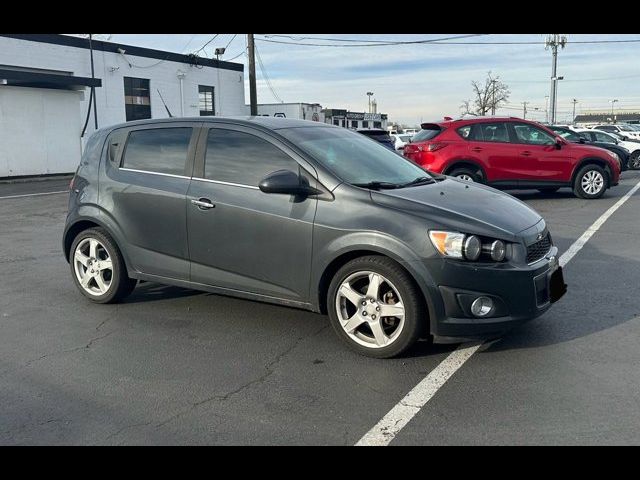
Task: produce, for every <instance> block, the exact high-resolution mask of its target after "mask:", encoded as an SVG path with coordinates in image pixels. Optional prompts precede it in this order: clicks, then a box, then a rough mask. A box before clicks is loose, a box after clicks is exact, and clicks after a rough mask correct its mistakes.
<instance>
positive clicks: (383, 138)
mask: <svg viewBox="0 0 640 480" xmlns="http://www.w3.org/2000/svg"><path fill="white" fill-rule="evenodd" d="M356 131H357V132H358V133H361V134H362V135H365V136H367V137H369V138H370V139H372V140H375V141H376V142H378V143H381V144H382V145H384V146H385V147H387V148H388V149H389V150H393V151H394V152H395V151H396V147H395V140H394V139H393V138H391V135H389V133H388V132H387V131H386V130H382V129H380V128H361V129H360V130H356Z"/></svg>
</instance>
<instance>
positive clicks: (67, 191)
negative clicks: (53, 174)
mask: <svg viewBox="0 0 640 480" xmlns="http://www.w3.org/2000/svg"><path fill="white" fill-rule="evenodd" d="M57 193H69V190H63V191H60V192H42V193H25V194H24V195H7V196H6V197H0V199H3V198H22V197H38V196H40V195H55V194H57Z"/></svg>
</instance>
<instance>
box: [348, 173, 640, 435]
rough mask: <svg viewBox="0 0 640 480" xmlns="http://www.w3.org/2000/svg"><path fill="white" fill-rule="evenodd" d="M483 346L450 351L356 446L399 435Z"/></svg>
mask: <svg viewBox="0 0 640 480" xmlns="http://www.w3.org/2000/svg"><path fill="white" fill-rule="evenodd" d="M638 189H640V182H638V183H637V184H636V185H634V187H633V188H632V189H631V190H629V191H628V192H627V193H626V194H625V195H624V196H623V197H622V198H621V199H620V200H618V201H617V202H616V203H615V205H613V206H612V207H611V208H609V209H608V210H607V211H606V212H604V213H603V214H602V215H601V216H600V217H599V218H598V219H597V220H596V221H595V222H593V223H592V224H591V226H590V227H589V228H587V230H586V231H585V232H584V233H583V234H582V235H581V236H580V238H578V239H577V240H576V241H575V242H573V244H572V245H571V246H570V247H569V249H568V250H567V251H566V252H564V253H563V254H562V255H561V256H560V258H559V263H560V265H562V266H564V265H566V264H567V263H569V260H571V259H572V258H573V257H574V256H575V254H576V253H578V252H579V251H580V249H581V248H582V247H584V245H585V244H586V243H587V241H588V240H589V239H590V238H591V237H592V236H593V234H594V233H596V232H597V231H598V230H599V229H600V227H601V226H602V224H603V223H604V222H606V221H607V219H608V218H609V217H610V216H611V215H613V213H614V212H615V211H616V210H618V209H619V208H620V207H621V206H622V205H623V204H624V203H625V202H626V201H627V200H629V198H630V197H631V196H632V195H633V194H634V193H636V191H637V190H638ZM482 345H483V344H482V343H466V344H462V345H460V346H459V347H458V348H457V349H456V350H454V351H453V352H451V353H450V354H449V356H447V358H445V359H444V360H443V361H442V362H441V363H440V364H439V365H438V366H437V367H436V368H434V369H433V370H432V371H431V372H430V373H429V374H428V375H427V376H426V377H425V378H423V379H422V380H421V381H420V383H418V385H416V386H415V387H413V389H412V390H411V391H410V392H409V393H407V394H406V395H405V397H404V398H403V399H402V400H400V401H399V402H398V403H397V404H396V405H395V406H394V407H393V408H392V409H391V410H389V413H387V414H386V415H385V416H384V417H382V420H380V421H379V422H378V423H377V424H376V425H375V426H374V427H373V428H372V429H371V430H369V431H368V432H367V433H365V435H364V436H363V437H362V438H361V439H360V440H358V443H356V446H386V445H389V443H391V441H392V440H393V439H394V438H395V437H396V435H398V433H400V430H402V429H403V428H404V427H405V425H407V423H409V421H410V420H411V419H412V418H413V417H414V416H415V415H416V414H417V413H418V412H419V411H420V409H421V408H422V407H424V406H425V405H426V404H427V402H428V401H429V400H431V398H433V396H434V395H435V394H436V393H437V392H438V390H439V389H440V387H442V386H443V385H444V384H445V383H446V381H447V380H449V379H450V378H451V377H452V376H453V374H454V373H456V371H458V369H459V368H460V367H462V365H464V363H465V362H466V361H467V360H469V358H471V356H472V355H473V354H474V353H476V351H478V349H479V348H480V347H481V346H482Z"/></svg>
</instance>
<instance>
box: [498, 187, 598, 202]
mask: <svg viewBox="0 0 640 480" xmlns="http://www.w3.org/2000/svg"><path fill="white" fill-rule="evenodd" d="M505 193H508V194H509V195H512V196H514V197H516V198H517V199H518V200H522V201H523V202H524V201H527V200H561V199H567V198H578V197H576V196H575V195H574V193H573V191H572V190H571V189H570V188H561V189H560V190H558V191H557V192H553V193H543V192H539V191H537V190H505ZM607 196H610V194H608V193H607V192H605V194H604V198H606V197H607Z"/></svg>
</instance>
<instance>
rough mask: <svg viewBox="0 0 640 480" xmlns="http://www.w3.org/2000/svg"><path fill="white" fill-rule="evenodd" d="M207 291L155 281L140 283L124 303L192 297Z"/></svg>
mask: <svg viewBox="0 0 640 480" xmlns="http://www.w3.org/2000/svg"><path fill="white" fill-rule="evenodd" d="M206 293H207V292H202V291H199V290H191V289H189V288H182V287H174V286H171V285H162V284H159V283H153V282H142V283H140V282H139V283H138V285H137V286H136V288H135V290H134V291H133V293H131V295H129V296H128V297H127V298H126V299H124V300H123V302H122V303H143V302H153V301H157V300H169V299H172V298H183V297H192V296H195V295H206Z"/></svg>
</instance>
